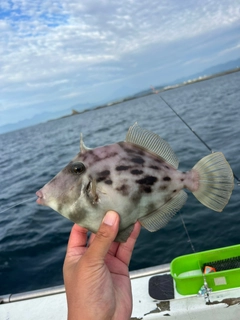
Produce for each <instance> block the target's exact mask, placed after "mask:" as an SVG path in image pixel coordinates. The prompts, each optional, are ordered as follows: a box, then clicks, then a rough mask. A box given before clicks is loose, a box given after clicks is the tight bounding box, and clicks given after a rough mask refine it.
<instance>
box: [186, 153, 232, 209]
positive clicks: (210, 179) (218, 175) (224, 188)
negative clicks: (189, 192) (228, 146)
mask: <svg viewBox="0 0 240 320" xmlns="http://www.w3.org/2000/svg"><path fill="white" fill-rule="evenodd" d="M192 172H195V173H197V176H198V188H197V190H196V191H195V190H194V191H193V194H194V196H195V197H196V198H197V199H198V200H199V201H200V202H201V203H202V204H203V205H205V206H206V207H208V208H210V209H212V210H214V211H218V212H221V211H222V210H223V209H224V207H225V206H226V204H227V203H228V201H229V199H230V197H231V194H232V190H233V187H234V178H233V172H232V169H231V167H230V165H229V163H228V162H227V160H226V159H225V157H224V155H223V154H222V153H221V152H216V153H212V154H210V155H208V156H206V157H204V158H202V159H201V160H200V161H199V162H198V163H197V164H196V165H195V166H194V167H193V169H192Z"/></svg>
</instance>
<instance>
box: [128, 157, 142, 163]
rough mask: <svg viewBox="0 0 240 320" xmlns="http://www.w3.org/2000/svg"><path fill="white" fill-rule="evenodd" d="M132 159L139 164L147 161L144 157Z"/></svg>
mask: <svg viewBox="0 0 240 320" xmlns="http://www.w3.org/2000/svg"><path fill="white" fill-rule="evenodd" d="M131 161H132V162H134V163H138V164H144V162H145V161H144V159H143V158H141V157H135V158H132V159H131Z"/></svg>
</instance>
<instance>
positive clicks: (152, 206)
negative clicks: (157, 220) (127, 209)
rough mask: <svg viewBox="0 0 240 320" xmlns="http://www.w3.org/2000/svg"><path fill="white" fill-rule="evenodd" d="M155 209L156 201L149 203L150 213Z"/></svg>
mask: <svg viewBox="0 0 240 320" xmlns="http://www.w3.org/2000/svg"><path fill="white" fill-rule="evenodd" d="M155 210H156V205H155V203H154V202H153V203H149V205H148V213H151V212H153V211H155Z"/></svg>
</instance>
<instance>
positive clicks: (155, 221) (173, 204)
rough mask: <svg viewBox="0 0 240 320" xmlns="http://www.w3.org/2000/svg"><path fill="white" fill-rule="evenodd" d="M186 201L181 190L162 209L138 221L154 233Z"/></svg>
mask: <svg viewBox="0 0 240 320" xmlns="http://www.w3.org/2000/svg"><path fill="white" fill-rule="evenodd" d="M186 200H187V194H186V192H185V191H183V190H181V191H180V192H178V193H177V194H176V195H175V196H174V197H173V198H171V199H170V200H169V201H168V202H166V203H165V204H164V205H163V206H162V207H160V208H158V209H157V210H155V211H153V212H152V213H149V214H148V215H146V216H145V217H143V218H141V219H139V222H140V223H141V225H142V226H143V227H144V228H146V229H147V230H148V231H151V232H154V231H157V230H159V229H161V228H163V227H165V226H166V225H167V224H168V222H169V221H170V220H171V219H172V217H173V216H174V215H175V214H176V213H177V212H178V211H179V210H180V209H181V208H182V206H183V205H184V203H185V202H186Z"/></svg>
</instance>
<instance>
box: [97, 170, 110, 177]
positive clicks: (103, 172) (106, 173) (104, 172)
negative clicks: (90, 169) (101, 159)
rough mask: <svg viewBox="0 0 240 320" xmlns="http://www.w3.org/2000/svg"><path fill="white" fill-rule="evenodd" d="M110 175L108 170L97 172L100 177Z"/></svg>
mask: <svg viewBox="0 0 240 320" xmlns="http://www.w3.org/2000/svg"><path fill="white" fill-rule="evenodd" d="M109 175H110V171H109V170H104V171H102V172H99V176H101V177H103V176H104V177H107V176H109Z"/></svg>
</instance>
